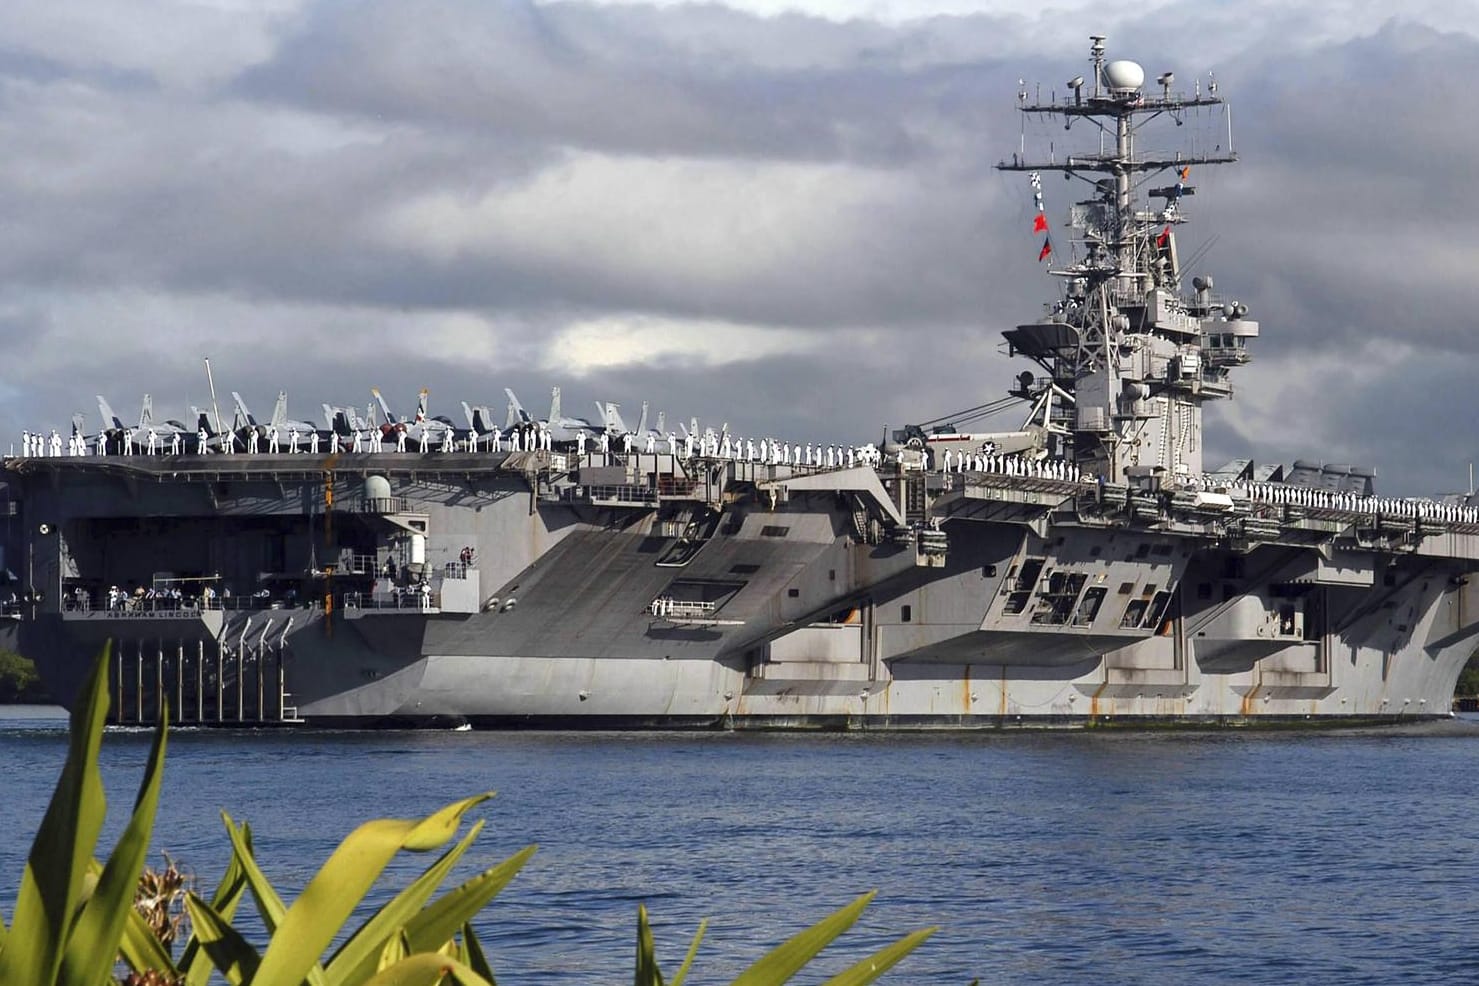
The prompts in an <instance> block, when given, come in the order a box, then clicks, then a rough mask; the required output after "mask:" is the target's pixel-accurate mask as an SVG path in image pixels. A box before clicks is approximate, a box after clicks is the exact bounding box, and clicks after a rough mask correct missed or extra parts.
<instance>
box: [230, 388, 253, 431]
mask: <svg viewBox="0 0 1479 986" xmlns="http://www.w3.org/2000/svg"><path fill="white" fill-rule="evenodd" d="M231 401H232V403H234V404H235V405H236V413H237V415H238V416H239V417H240V419H241V420H242V421H244V422H246V424H247V425H250V426H251V427H253V428H255V427H257V419H256V418H254V417H252V412H251V411H250V410H249V409H248V408H247V406H246V401H244V400H242V399H241V395H240V394H238V393H237V392H236V391H234V390H233V391H232V392H231Z"/></svg>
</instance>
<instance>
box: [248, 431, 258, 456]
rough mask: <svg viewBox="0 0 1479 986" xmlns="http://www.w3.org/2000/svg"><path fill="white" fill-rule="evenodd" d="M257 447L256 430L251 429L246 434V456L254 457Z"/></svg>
mask: <svg viewBox="0 0 1479 986" xmlns="http://www.w3.org/2000/svg"><path fill="white" fill-rule="evenodd" d="M257 445H258V441H257V429H255V428H253V429H252V430H251V431H249V432H248V433H247V454H248V455H256V454H257Z"/></svg>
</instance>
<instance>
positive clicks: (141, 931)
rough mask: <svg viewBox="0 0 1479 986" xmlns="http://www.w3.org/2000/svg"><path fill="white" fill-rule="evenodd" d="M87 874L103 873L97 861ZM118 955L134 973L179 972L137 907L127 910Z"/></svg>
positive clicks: (98, 874)
mask: <svg viewBox="0 0 1479 986" xmlns="http://www.w3.org/2000/svg"><path fill="white" fill-rule="evenodd" d="M88 872H89V873H90V874H91V875H92V876H93V877H94V878H96V877H98V876H100V875H101V874H102V872H103V866H102V864H101V863H99V862H98V861H97V860H95V859H94V860H93V861H92V862H91V864H90V865H89V867H88ZM118 951H119V954H120V955H122V956H123V961H125V962H127V963H128V967H129V968H130V969H132V970H133V971H134V972H144V971H145V970H148V969H158V970H159V971H160V972H167V973H169V974H170V975H178V974H179V970H178V968H177V967H176V966H175V964H174V959H173V958H171V956H170V954H169V952H168V951H167V950H166V949H165V947H164V945H163V944H162V943H161V942H160V941H159V939H158V938H155V937H154V929H152V928H150V927H149V922H147V921H145V920H144V916H143V915H142V914H140V913H139V909H138V908H137V907H130V908H129V909H128V923H127V924H126V925H124V928H123V939H122V941H121V942H120V943H119V946H118Z"/></svg>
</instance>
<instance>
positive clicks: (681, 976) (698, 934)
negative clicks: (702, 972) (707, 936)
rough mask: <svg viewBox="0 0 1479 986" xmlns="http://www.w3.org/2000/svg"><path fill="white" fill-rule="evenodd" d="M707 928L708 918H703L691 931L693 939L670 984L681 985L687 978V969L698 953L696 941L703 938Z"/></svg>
mask: <svg viewBox="0 0 1479 986" xmlns="http://www.w3.org/2000/svg"><path fill="white" fill-rule="evenodd" d="M708 930H709V919H708V918H704V919H703V920H702V921H700V922H699V923H698V930H697V931H695V932H694V933H693V941H692V942H691V943H690V944H689V946H688V954H687V955H685V956H683V964H682V965H680V966H679V967H678V971H677V973H676V974H674V976H673V982H672V986H683V980H685V979H687V978H688V970H689V969H690V968H691V967H692V966H693V959H694V957H695V956H697V955H698V943H699V942H701V941H703V940H704V932H705V931H708Z"/></svg>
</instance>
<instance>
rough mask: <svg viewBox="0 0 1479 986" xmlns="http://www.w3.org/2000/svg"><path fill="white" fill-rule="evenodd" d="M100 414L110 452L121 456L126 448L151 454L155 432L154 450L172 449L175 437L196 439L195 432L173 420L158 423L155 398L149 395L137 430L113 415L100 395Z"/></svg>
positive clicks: (140, 413)
mask: <svg viewBox="0 0 1479 986" xmlns="http://www.w3.org/2000/svg"><path fill="white" fill-rule="evenodd" d="M97 398H98V414H99V415H101V416H102V419H103V428H102V431H101V433H100V435H101V437H103V438H104V440H105V441H106V443H107V446H108V451H109V452H113V453H118V452H122V451H124V446H125V445H129V446H131V447H132V448H134V449H137V450H139V451H141V452H148V451H150V449H149V439H150V435H151V433H152V435H153V437H154V450H155V451H159V450H162V449H165V448H167V447H169V445H170V444H171V442H172V440H173V436H174V435H176V434H179V435H180V436H181V438H182V439H185V438H193V437H194V435H195V430H194V429H191V428H187V427H185V425H184V423H182V422H180V421H175V420H173V419H170V420H166V421H155V420H154V399H153V398H152V397H150V396H149V395H148V394H145V395H144V404H143V407H142V408H140V409H139V423H138V426H137V427H129V426H128V425H126V424H124V423H123V419H122V418H120V417H119V416H118V415H117V414H115V413H114V412H113V408H112V407H111V406H109V404H108V402H107V400H106V399H104V397H103V395H102V394H98V395H97Z"/></svg>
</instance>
